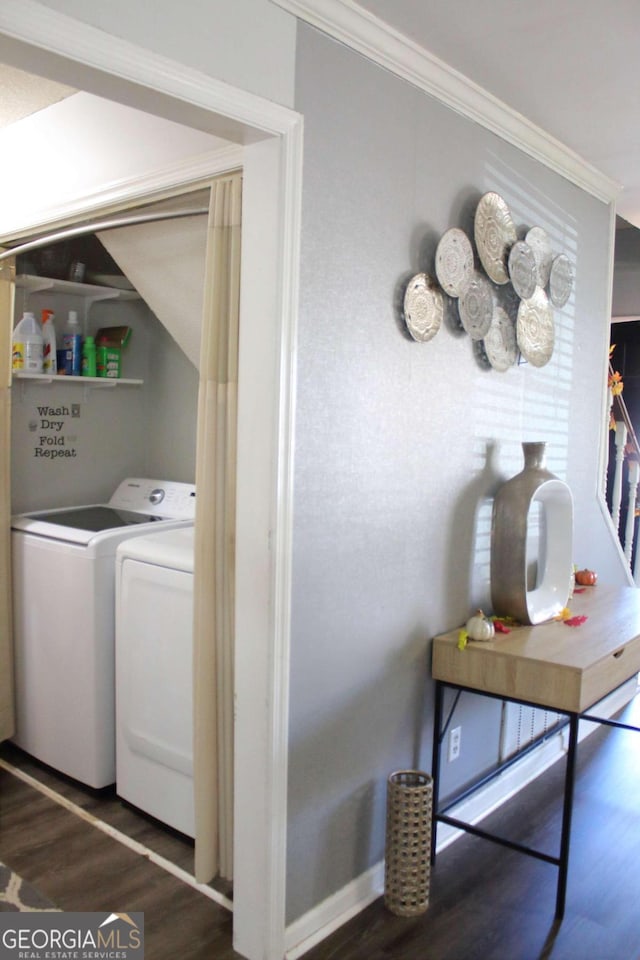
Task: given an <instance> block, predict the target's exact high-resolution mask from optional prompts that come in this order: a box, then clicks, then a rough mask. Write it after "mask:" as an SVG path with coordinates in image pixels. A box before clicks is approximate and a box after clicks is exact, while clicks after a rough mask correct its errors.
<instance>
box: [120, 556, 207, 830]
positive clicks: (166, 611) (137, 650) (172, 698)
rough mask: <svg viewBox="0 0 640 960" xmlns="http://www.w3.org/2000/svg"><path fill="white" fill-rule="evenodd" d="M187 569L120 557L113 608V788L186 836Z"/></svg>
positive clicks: (190, 826)
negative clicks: (115, 600)
mask: <svg viewBox="0 0 640 960" xmlns="http://www.w3.org/2000/svg"><path fill="white" fill-rule="evenodd" d="M192 621H193V574H191V573H187V572H185V571H182V570H171V569H167V568H166V567H161V566H156V565H154V564H151V563H142V562H140V561H138V560H133V559H131V558H130V557H125V558H124V559H122V560H121V561H120V562H119V573H118V588H117V609H116V731H117V732H116V782H117V787H116V789H117V792H118V795H119V796H121V797H122V798H123V799H125V800H128V801H129V803H132V804H133V805H134V806H136V807H139V808H140V809H141V810H145V811H146V812H147V813H150V814H151V815H152V816H154V817H157V819H158V820H161V821H162V822H163V823H167V824H169V825H170V826H172V827H174V828H175V829H176V830H180V831H181V832H182V833H184V834H187V835H188V836H190V837H193V836H194V813H193V719H192V712H193V695H192V689H193V677H192V663H193V656H192V648H193V627H192Z"/></svg>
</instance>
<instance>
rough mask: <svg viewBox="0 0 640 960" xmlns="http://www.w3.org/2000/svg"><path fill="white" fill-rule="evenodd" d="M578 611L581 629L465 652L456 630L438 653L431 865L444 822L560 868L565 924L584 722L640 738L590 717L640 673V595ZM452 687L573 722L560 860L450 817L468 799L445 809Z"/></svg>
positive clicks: (589, 600) (603, 599) (590, 592)
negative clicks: (443, 757) (442, 792)
mask: <svg viewBox="0 0 640 960" xmlns="http://www.w3.org/2000/svg"><path fill="white" fill-rule="evenodd" d="M570 607H571V612H572V614H573V615H575V616H579V615H583V616H586V617H587V619H586V621H585V622H584V623H582V624H581V625H580V626H576V627H570V626H567V625H566V624H565V623H562V622H561V621H550V622H548V623H544V624H539V625H538V626H535V627H515V628H513V629H512V630H511V632H510V633H508V634H501V633H497V634H496V636H495V638H494V639H493V640H491V641H489V642H477V641H476V642H474V641H471V640H470V641H469V642H468V643H467V646H466V647H465V648H464V649H463V650H460V649H459V648H458V634H459V630H452V631H450V632H449V633H445V634H442V635H440V636H437V637H435V638H434V641H433V651H432V674H433V677H434V680H435V681H436V686H435V720H434V737H433V765H432V776H433V823H432V833H431V844H432V846H431V861H432V863H433V862H434V860H435V850H436V829H437V823H438V822H441V823H448V824H450V825H451V826H453V827H457V828H458V829H460V830H465V831H467V832H468V833H473V834H475V835H476V836H479V837H483V838H485V839H487V840H492V841H494V842H497V843H500V844H502V845H503V846H506V847H509V848H510V849H513V850H518V851H520V852H521V853H524V854H527V855H528V856H533V857H536V858H538V859H540V860H544V861H546V862H547V863H551V864H554V865H555V866H557V867H558V884H557V893H556V914H555V915H556V918H557V919H558V920H560V919H561V918H562V916H563V915H564V908H565V901H566V888H567V872H568V864H569V841H570V834H571V812H572V807H573V788H574V781H575V766H576V751H577V743H578V724H579V721H580V719H585V720H592V721H595V722H597V723H605V724H607V725H609V726H614V727H623V728H625V729H632V730H639V732H640V728H638V727H630V726H629V725H628V724H624V723H620V722H618V721H616V720H609V719H605V718H602V717H596V716H592V715H591V714H590V713H588V711H589V709H590V708H591V707H592V706H593V705H594V704H595V703H597V702H598V701H599V700H601V699H602V698H603V697H605V696H606V695H607V694H609V693H611V692H612V691H613V690H615V689H616V688H617V687H619V686H620V685H621V684H623V683H625V682H626V681H627V680H629V679H630V678H631V677H632V676H633V675H634V674H637V673H638V672H640V590H639V589H638V588H637V587H605V586H600V585H598V586H594V587H586V588H585V591H584V592H583V593H579V594H576V595H575V596H574V597H573V598H572V600H571V602H570ZM446 688H451V689H454V690H456V691H458V694H457V696H459V695H460V693H461V692H463V691H468V692H471V693H474V694H480V695H482V696H486V697H494V698H498V699H501V700H509V701H513V702H514V703H521V704H524V705H526V706H533V707H542V708H544V709H547V710H552V711H554V712H556V713H560V714H563V715H565V716H566V717H567V718H568V726H569V741H568V749H567V758H566V772H565V780H564V803H563V814H562V829H561V837H560V851H559V854H558V856H557V857H556V856H550V855H549V854H546V853H543V852H541V851H538V850H534V849H532V848H530V847H527V846H524V845H522V844H519V843H515V842H513V841H511V840H507V839H504V838H502V837H498V836H496V835H495V834H491V833H489V832H487V831H485V830H483V829H481V828H479V827H476V826H473V825H471V824H468V823H465V822H464V821H461V820H458V819H456V818H455V817H452V816H448V815H447V812H446V811H447V810H449V809H451V808H452V807H453V806H454V805H455V804H456V803H457V802H458V800H459V799H460V797H455V798H453V799H451V800H449V801H448V803H447V807H446V809H443V810H440V809H439V804H438V799H439V788H440V754H441V746H442V741H443V739H444V737H445V734H446V731H447V728H448V726H449V723H450V722H451V719H452V715H453V711H454V710H455V705H456V703H457V699H456V701H455V702H454V706H453V707H452V709H451V711H450V713H449V716H448V718H447V719H446V721H445V723H444V726H443V722H442V721H443V709H444V690H445V689H446ZM515 759H517V757H516V758H515ZM502 769H504V767H500V768H499V769H498V770H496V772H495V774H494V775H496V776H497V775H498V774H499V773H500V772H501V770H502ZM484 782H486V778H485V781H484ZM468 792H469V791H468V790H467V791H465V793H468Z"/></svg>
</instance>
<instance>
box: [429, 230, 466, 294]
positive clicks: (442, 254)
mask: <svg viewBox="0 0 640 960" xmlns="http://www.w3.org/2000/svg"><path fill="white" fill-rule="evenodd" d="M436 276H437V278H438V281H439V283H440V286H441V287H442V289H443V290H444V292H445V293H448V294H449V296H450V297H459V296H460V295H461V294H462V292H463V291H464V289H465V288H466V286H467V285H468V283H469V281H470V280H471V277H472V276H473V247H472V246H471V241H470V240H469V238H468V237H467V235H466V233H465V232H464V230H459V229H458V228H457V227H451V229H450V230H447V231H446V233H443V234H442V237H441V238H440V242H439V244H438V247H437V249H436Z"/></svg>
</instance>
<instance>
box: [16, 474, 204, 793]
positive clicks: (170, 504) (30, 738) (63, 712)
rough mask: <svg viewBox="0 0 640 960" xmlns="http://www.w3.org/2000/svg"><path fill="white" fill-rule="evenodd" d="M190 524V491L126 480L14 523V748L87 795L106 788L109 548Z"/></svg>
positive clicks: (109, 769)
mask: <svg viewBox="0 0 640 960" xmlns="http://www.w3.org/2000/svg"><path fill="white" fill-rule="evenodd" d="M194 517H195V487H194V486H193V484H189V483H177V482H170V481H162V480H152V479H139V478H135V477H134V478H128V479H126V480H124V481H123V482H122V483H121V484H120V485H119V486H118V488H117V489H116V490H115V492H114V493H113V495H112V496H111V498H110V500H109V501H108V503H102V504H88V505H78V506H76V507H62V508H59V509H54V510H46V511H37V512H33V513H28V514H20V515H18V516H15V517H13V520H12V528H13V530H12V535H11V541H12V560H13V614H14V648H15V683H16V734H15V736H14V738H13V740H14V742H15V743H16V744H17V745H18V746H19V747H21V748H22V749H24V750H26V751H27V753H30V754H32V755H33V756H34V757H37V758H38V759H39V760H42V761H43V762H44V763H47V764H49V765H50V766H52V767H54V768H55V769H56V770H60V771H61V772H62V773H65V774H67V775H68V776H70V777H73V778H75V779H76V780H79V781H81V782H82V783H85V784H87V785H88V786H91V787H104V786H107V785H108V784H111V783H113V782H114V781H115V685H114V670H115V661H114V630H115V576H114V571H115V555H116V547H117V546H118V544H119V543H121V542H122V541H124V540H127V539H128V538H131V537H136V536H140V535H141V534H142V533H145V534H148V535H150V536H154V535H155V534H156V532H160V531H161V530H166V529H169V528H175V527H184V526H185V525H189V526H193V521H194ZM152 531H153V533H152Z"/></svg>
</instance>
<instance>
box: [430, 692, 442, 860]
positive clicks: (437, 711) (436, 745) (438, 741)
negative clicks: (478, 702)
mask: <svg viewBox="0 0 640 960" xmlns="http://www.w3.org/2000/svg"><path fill="white" fill-rule="evenodd" d="M443 689H444V688H443V685H442V683H441V682H440V681H439V680H436V690H435V708H434V718H433V755H432V760H431V776H432V778H433V810H432V815H431V863H435V860H436V831H437V824H438V821H437V814H438V797H439V794H440V748H441V746H442V705H443V702H444V693H443Z"/></svg>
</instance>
